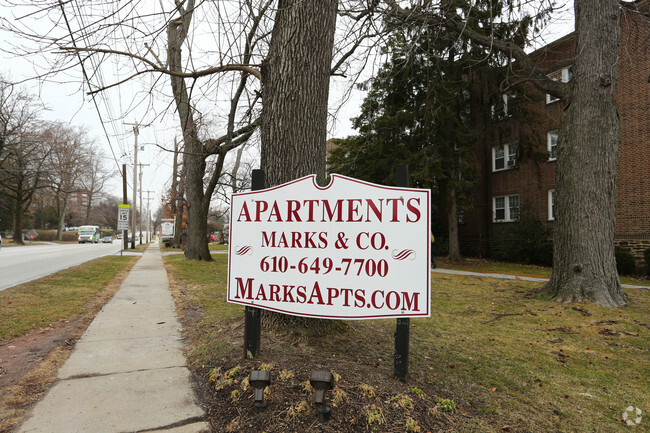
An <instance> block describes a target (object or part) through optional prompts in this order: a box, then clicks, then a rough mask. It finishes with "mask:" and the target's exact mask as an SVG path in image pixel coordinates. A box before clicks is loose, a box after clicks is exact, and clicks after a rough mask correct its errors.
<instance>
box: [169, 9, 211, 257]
mask: <svg viewBox="0 0 650 433" xmlns="http://www.w3.org/2000/svg"><path fill="white" fill-rule="evenodd" d="M179 10H180V12H181V17H180V19H179V20H175V21H173V22H171V23H170V24H169V27H168V29H167V38H168V39H167V60H168V62H169V69H170V70H172V71H174V72H182V67H181V64H182V55H181V48H182V45H183V41H184V40H185V38H186V37H187V32H188V30H189V27H190V23H191V21H192V13H193V11H194V1H192V0H190V1H189V2H188V3H187V4H186V5H185V9H182V8H179ZM170 81H171V85H172V92H173V94H174V101H175V102H176V109H177V110H178V117H179V119H180V124H181V129H182V131H183V141H184V149H185V151H184V153H183V165H184V167H185V174H186V177H185V192H186V197H187V214H188V215H187V235H188V242H187V247H186V248H185V258H187V259H189V260H206V261H211V260H212V256H211V255H210V250H209V248H208V238H207V236H208V221H207V208H208V205H207V204H209V201H210V196H206V195H205V194H204V192H203V176H204V174H205V158H206V157H207V155H206V152H205V149H204V148H203V143H202V142H201V141H200V140H199V138H198V130H197V126H196V122H195V121H194V113H193V108H192V106H191V104H190V97H189V93H188V90H187V86H186V85H185V80H184V79H183V78H182V77H176V76H171V77H170ZM206 200H207V202H208V203H207V204H206V203H205V201H206Z"/></svg>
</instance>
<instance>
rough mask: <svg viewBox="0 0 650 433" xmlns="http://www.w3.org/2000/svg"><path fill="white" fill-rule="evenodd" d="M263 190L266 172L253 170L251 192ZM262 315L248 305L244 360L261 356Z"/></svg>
mask: <svg viewBox="0 0 650 433" xmlns="http://www.w3.org/2000/svg"><path fill="white" fill-rule="evenodd" d="M261 189H264V170H261V169H257V170H253V175H252V179H251V191H259V190H261ZM231 241H232V239H231ZM261 313H262V310H261V309H259V308H256V307H249V306H248V305H247V306H246V308H245V310H244V359H248V358H249V357H250V358H255V357H256V356H258V355H259V354H260V339H261V320H260V319H261Z"/></svg>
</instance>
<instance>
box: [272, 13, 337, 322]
mask: <svg viewBox="0 0 650 433" xmlns="http://www.w3.org/2000/svg"><path fill="white" fill-rule="evenodd" d="M337 7H338V2H337V0H280V1H279V2H278V9H277V13H276V16H275V23H274V26H273V33H272V36H271V43H270V45H269V53H268V56H267V58H266V59H265V60H264V62H263V63H262V71H261V72H262V114H261V130H260V134H261V140H262V163H261V166H262V169H263V170H264V173H265V178H266V186H267V187H270V186H275V185H278V184H282V183H285V182H289V181H291V180H293V179H296V178H299V177H302V176H306V175H309V174H316V175H317V178H318V181H319V183H321V184H323V182H324V180H325V143H326V140H327V99H328V95H329V80H330V69H331V63H332V48H333V45H334V30H335V27H336V13H337ZM263 318H264V321H265V323H271V324H274V325H281V324H290V326H292V328H293V330H294V331H298V330H299V329H305V330H306V331H307V332H308V333H311V334H319V333H327V332H331V330H332V329H334V328H336V327H337V326H339V324H338V323H337V322H336V321H327V320H316V319H306V318H304V317H296V316H287V315H281V314H278V313H272V312H269V311H264V312H263Z"/></svg>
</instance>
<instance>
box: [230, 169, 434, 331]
mask: <svg viewBox="0 0 650 433" xmlns="http://www.w3.org/2000/svg"><path fill="white" fill-rule="evenodd" d="M429 215H430V198H429V191H428V190H419V189H411V188H396V187H386V186H381V185H374V184H370V183H367V182H362V181H359V180H356V179H351V178H347V177H344V176H339V175H332V182H331V183H330V185H329V186H327V187H325V188H320V187H318V186H317V185H316V184H315V177H314V176H308V177H305V178H302V179H298V180H296V181H294V182H289V183H287V184H284V185H280V186H278V187H275V188H270V189H267V190H263V191H254V192H249V193H240V194H234V195H233V197H232V201H231V225H230V230H231V233H230V242H231V249H230V254H229V278H228V301H229V302H235V303H240V304H244V305H252V306H256V307H259V308H266V309H270V310H275V311H279V312H283V313H287V314H294V315H300V316H308V317H321V318H347V319H365V318H378V317H418V316H428V315H429V314H430V313H429V312H430V308H429V307H430V299H429V294H430V273H429V260H430V257H429V253H430V251H429Z"/></svg>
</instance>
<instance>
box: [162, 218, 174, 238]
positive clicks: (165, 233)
mask: <svg viewBox="0 0 650 433" xmlns="http://www.w3.org/2000/svg"><path fill="white" fill-rule="evenodd" d="M160 237H161V238H173V237H174V220H173V219H171V220H170V219H167V220H162V222H161V223H160Z"/></svg>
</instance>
